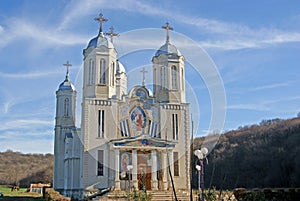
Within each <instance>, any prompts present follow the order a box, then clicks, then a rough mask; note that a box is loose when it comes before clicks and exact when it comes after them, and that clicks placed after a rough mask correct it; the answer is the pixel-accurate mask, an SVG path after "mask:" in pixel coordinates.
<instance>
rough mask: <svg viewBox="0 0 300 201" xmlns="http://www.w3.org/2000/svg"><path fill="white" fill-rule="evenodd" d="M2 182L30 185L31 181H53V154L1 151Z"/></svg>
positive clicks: (0, 177) (3, 183) (4, 183)
mask: <svg viewBox="0 0 300 201" xmlns="http://www.w3.org/2000/svg"><path fill="white" fill-rule="evenodd" d="M0 161H1V162H0V184H2V185H11V184H14V183H17V184H19V185H21V186H23V187H28V186H29V185H30V183H38V182H42V183H52V174H53V155H52V154H46V155H44V154H22V153H20V152H13V151H10V150H8V151H6V152H0Z"/></svg>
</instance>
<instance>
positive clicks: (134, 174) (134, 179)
mask: <svg viewBox="0 0 300 201" xmlns="http://www.w3.org/2000/svg"><path fill="white" fill-rule="evenodd" d="M137 165H138V163H137V151H136V150H135V149H134V150H132V166H133V169H132V184H133V186H134V188H135V189H138V179H137Z"/></svg>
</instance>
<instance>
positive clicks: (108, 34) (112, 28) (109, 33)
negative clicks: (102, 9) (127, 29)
mask: <svg viewBox="0 0 300 201" xmlns="http://www.w3.org/2000/svg"><path fill="white" fill-rule="evenodd" d="M109 30H110V31H109V32H106V33H105V35H107V36H109V37H110V42H113V37H114V36H119V34H118V33H115V32H114V27H110V28H109Z"/></svg>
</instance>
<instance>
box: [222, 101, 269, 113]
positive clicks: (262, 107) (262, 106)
mask: <svg viewBox="0 0 300 201" xmlns="http://www.w3.org/2000/svg"><path fill="white" fill-rule="evenodd" d="M226 108H227V109H231V110H256V111H268V110H270V108H269V107H267V106H266V105H265V104H248V103H245V104H234V105H228V106H227V107H226Z"/></svg>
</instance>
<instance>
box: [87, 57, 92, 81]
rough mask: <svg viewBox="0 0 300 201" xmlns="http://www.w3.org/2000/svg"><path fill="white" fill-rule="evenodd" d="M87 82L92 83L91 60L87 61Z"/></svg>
mask: <svg viewBox="0 0 300 201" xmlns="http://www.w3.org/2000/svg"><path fill="white" fill-rule="evenodd" d="M88 84H92V60H90V62H89V78H88Z"/></svg>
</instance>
